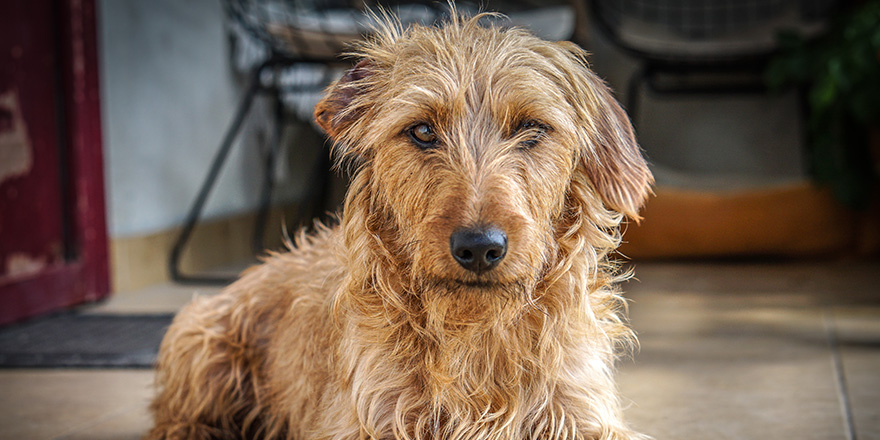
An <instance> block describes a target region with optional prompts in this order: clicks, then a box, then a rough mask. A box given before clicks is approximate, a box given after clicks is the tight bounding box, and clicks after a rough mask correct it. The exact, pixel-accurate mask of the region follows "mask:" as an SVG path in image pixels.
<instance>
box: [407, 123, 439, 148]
mask: <svg viewBox="0 0 880 440" xmlns="http://www.w3.org/2000/svg"><path fill="white" fill-rule="evenodd" d="M407 132H408V133H409V137H410V138H411V139H412V140H413V142H415V144H416V146H418V147H419V148H432V147H434V146H435V145H437V134H436V133H434V127H431V126H430V125H428V124H416V125H413V126H412V127H410V128H409V130H407Z"/></svg>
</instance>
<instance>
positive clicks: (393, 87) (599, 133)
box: [315, 17, 652, 291]
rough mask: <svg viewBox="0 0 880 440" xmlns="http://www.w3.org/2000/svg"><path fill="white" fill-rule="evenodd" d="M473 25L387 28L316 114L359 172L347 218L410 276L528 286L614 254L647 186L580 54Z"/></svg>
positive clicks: (453, 283) (629, 133)
mask: <svg viewBox="0 0 880 440" xmlns="http://www.w3.org/2000/svg"><path fill="white" fill-rule="evenodd" d="M478 21H479V17H475V18H469V19H468V18H453V19H451V20H450V22H449V23H447V24H445V25H443V26H440V27H433V28H432V27H421V26H415V27H410V28H408V29H406V30H401V29H399V28H398V27H396V26H393V25H389V26H387V27H386V28H385V29H384V30H383V31H382V32H379V33H378V35H377V36H376V37H374V38H373V39H372V40H370V41H368V42H367V43H365V44H364V45H363V46H362V47H361V48H360V50H359V55H360V57H361V60H360V62H359V63H358V64H357V65H356V66H355V67H354V68H353V69H352V70H350V71H349V72H348V73H347V74H346V75H345V76H344V77H343V78H342V79H340V80H339V81H337V82H336V83H335V84H333V85H332V86H330V88H329V89H328V90H327V94H326V96H325V97H324V99H323V100H322V101H321V102H320V103H319V104H318V106H317V108H316V110H315V117H316V119H317V122H318V124H319V125H320V126H321V127H322V128H323V129H324V130H325V131H326V132H327V133H328V135H329V136H330V137H331V138H332V139H333V140H334V142H335V146H336V147H335V148H336V156H337V160H339V161H342V162H350V163H353V164H355V169H356V171H355V173H354V179H353V184H352V187H351V189H350V193H349V195H348V198H347V201H346V206H345V208H344V213H343V215H344V217H345V218H344V224H345V225H346V227H347V228H361V227H364V228H366V230H367V232H368V234H360V233H359V234H358V236H361V235H370V236H372V237H373V238H375V239H376V240H378V241H380V242H381V245H382V246H383V248H384V249H383V252H385V253H386V254H393V255H394V258H393V259H394V260H396V261H404V262H405V264H403V266H402V268H401V270H405V271H408V273H409V274H410V277H411V278H412V279H418V280H421V281H422V282H430V283H434V284H435V285H438V286H446V287H449V288H453V289H460V290H471V291H473V290H478V289H482V290H485V289H487V288H493V289H495V290H499V289H497V288H502V289H500V290H503V287H504V286H514V285H516V286H530V287H532V288H533V287H535V286H536V285H538V284H539V283H541V282H542V281H546V278H547V277H549V276H552V275H551V274H552V273H553V272H554V268H558V267H561V266H566V265H568V266H566V267H570V264H571V263H570V262H569V263H566V262H565V260H566V259H569V260H570V259H571V258H574V257H576V256H575V255H574V254H577V255H581V256H586V255H588V254H589V255H592V256H593V259H592V260H593V263H596V262H597V261H598V260H601V258H602V257H603V256H604V254H605V252H607V251H609V250H610V249H613V248H614V247H615V246H616V245H617V233H616V228H617V226H618V223H619V222H620V221H621V220H622V218H623V216H627V217H630V218H632V219H636V220H638V219H639V217H638V212H639V209H640V208H641V206H642V204H643V202H644V201H645V199H646V197H647V196H648V193H649V191H650V185H651V183H652V177H651V173H650V172H649V170H648V168H647V166H646V164H645V160H644V159H643V157H642V155H641V153H640V151H639V147H638V145H637V144H636V140H635V138H634V135H633V130H632V126H631V124H630V122H629V119H628V118H627V116H626V114H625V113H624V111H623V110H622V109H621V107H620V106H619V105H618V104H617V102H616V101H615V100H614V98H613V97H612V95H611V93H610V91H609V89H608V87H606V85H605V84H604V83H603V82H602V81H601V80H600V79H599V78H597V77H596V75H595V74H594V73H592V72H591V71H590V70H589V69H588V68H587V66H586V62H585V54H584V52H583V51H582V50H581V49H580V48H578V47H577V46H575V45H574V44H571V43H553V42H546V41H543V40H540V39H538V38H536V37H534V36H532V35H530V34H528V33H527V32H525V31H522V30H518V29H498V28H487V27H482V26H480V25H479V24H478ZM352 240H353V239H352ZM351 244H353V243H351ZM358 251H363V249H359V250H358ZM597 255H598V256H597Z"/></svg>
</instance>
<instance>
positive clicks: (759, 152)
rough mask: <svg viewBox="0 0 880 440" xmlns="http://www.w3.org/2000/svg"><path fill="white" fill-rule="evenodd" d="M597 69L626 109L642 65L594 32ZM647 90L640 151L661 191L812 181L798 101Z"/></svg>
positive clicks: (640, 116) (642, 104) (792, 97)
mask: <svg viewBox="0 0 880 440" xmlns="http://www.w3.org/2000/svg"><path fill="white" fill-rule="evenodd" d="M590 43H591V47H590V48H589V50H590V51H591V52H592V53H593V55H592V57H591V63H592V66H593V68H594V69H596V71H597V73H599V75H600V76H602V77H603V78H605V79H606V80H607V81H609V83H610V84H611V86H612V87H613V88H614V89H615V93H616V96H617V97H618V98H619V99H620V100H621V102H623V103H625V102H626V98H627V97H626V88H627V84H628V81H629V79H630V77H631V75H632V74H633V72H635V70H636V68H637V66H638V64H637V63H636V61H635V60H634V59H632V58H630V57H628V56H626V55H624V54H623V53H622V52H621V51H620V50H619V49H618V48H616V47H614V46H612V44H611V43H610V42H609V41H608V39H607V38H605V37H604V35H603V34H602V33H601V32H599V31H598V30H597V29H592V32H591V41H590ZM645 89H646V87H643V88H642V99H641V100H640V101H639V102H640V104H639V105H640V109H639V114H638V121H637V131H638V133H637V134H638V137H639V143H640V144H641V146H642V148H643V149H644V150H645V153H646V155H647V156H648V159H649V162H650V163H651V165H652V168H653V170H654V172H655V177H656V178H657V183H658V184H659V185H671V186H684V187H693V188H695V189H722V190H723V189H736V188H741V187H752V186H760V185H765V184H774V183H781V182H789V181H795V180H802V179H804V178H805V177H806V175H807V173H806V167H807V165H806V159H805V154H804V140H803V133H802V132H803V121H801V119H800V117H799V110H798V105H797V99H796V96H795V95H794V94H792V93H789V94H785V95H781V96H762V95H729V94H728V95H693V96H686V95H669V94H667V95H655V94H652V93H651V92H650V91H646V90H645Z"/></svg>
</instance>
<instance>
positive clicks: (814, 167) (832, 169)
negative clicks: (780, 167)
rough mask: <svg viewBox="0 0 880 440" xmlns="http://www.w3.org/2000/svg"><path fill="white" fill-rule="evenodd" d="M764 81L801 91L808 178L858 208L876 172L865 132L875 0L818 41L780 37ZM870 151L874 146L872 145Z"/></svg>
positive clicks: (873, 112)
mask: <svg viewBox="0 0 880 440" xmlns="http://www.w3.org/2000/svg"><path fill="white" fill-rule="evenodd" d="M780 47H781V50H780V53H779V55H778V56H776V57H775V58H774V59H773V60H772V61H771V63H770V65H769V67H768V69H767V72H766V79H767V82H768V84H769V85H770V86H771V87H772V88H774V89H777V90H778V89H781V88H783V87H786V86H796V87H800V88H801V90H803V91H804V96H805V97H806V104H807V105H806V107H807V109H806V110H807V114H808V119H807V127H808V136H807V138H808V151H809V163H810V167H811V173H812V177H813V178H814V179H815V180H816V181H817V182H819V183H820V184H825V185H828V186H830V188H831V189H832V191H833V193H834V195H835V196H836V197H837V198H838V199H839V200H840V201H841V202H843V203H845V204H846V205H848V206H850V207H853V208H857V209H858V208H865V207H867V205H868V204H869V203H870V201H871V198H872V197H873V191H874V188H875V183H876V178H877V175H878V170H877V168H876V167H877V160H876V158H872V152H871V146H870V141H869V138H870V137H871V136H870V135H869V133H871V132H872V131H873V132H874V133H875V136H874V143H875V144H876V142H877V136H876V133H877V129H878V127H880V1H868V2H864V3H862V4H861V5H860V6H859V7H858V8H855V9H853V10H851V11H849V12H847V13H845V14H842V15H841V16H839V17H838V19H837V20H836V21H835V22H833V24H832V25H831V27H830V28H829V31H828V32H827V33H825V34H824V35H822V36H821V37H820V38H818V39H813V40H807V39H804V38H802V37H800V36H799V35H796V34H793V33H784V34H781V35H780ZM874 149H875V151H876V149H877V147H876V145H875V146H874ZM874 154H876V152H875V153H874Z"/></svg>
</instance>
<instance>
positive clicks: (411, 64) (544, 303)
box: [148, 17, 651, 440]
mask: <svg viewBox="0 0 880 440" xmlns="http://www.w3.org/2000/svg"><path fill="white" fill-rule="evenodd" d="M479 19H480V17H475V18H464V17H454V18H452V19H450V21H449V22H448V23H446V24H444V25H442V26H440V27H431V28H429V27H420V26H414V27H410V28H408V29H401V27H400V26H399V25H397V24H395V23H394V22H393V20H388V21H387V23H388V24H387V25H386V26H385V27H384V28H383V29H381V31H380V32H378V33H377V35H376V36H375V37H374V38H373V39H371V40H370V41H368V42H366V43H364V44H363V45H362V46H360V47H359V49H358V53H357V55H358V56H359V57H360V58H361V62H360V63H359V64H358V65H357V66H356V67H355V68H354V69H352V71H350V72H349V73H348V74H347V75H346V76H345V77H343V78H342V79H341V80H339V81H338V82H337V83H335V84H334V85H332V86H331V87H330V88H329V89H328V91H327V95H326V97H325V98H324V100H323V101H322V102H321V103H320V104H319V105H318V107H317V109H316V119H317V121H318V123H319V124H320V125H321V126H322V127H323V128H324V129H325V130H326V131H327V133H328V134H329V135H330V136H331V137H332V138H333V139H334V141H335V145H336V151H335V153H336V157H337V160H338V161H339V163H341V164H344V166H346V167H348V168H350V169H351V172H352V174H353V179H352V182H351V187H350V189H349V191H348V194H347V197H346V200H345V205H344V208H343V212H342V216H341V224H340V226H339V227H336V228H326V227H319V230H318V231H317V233H315V234H312V235H305V234H301V235H299V236H298V237H297V238H296V243H295V246H292V248H291V249H290V251H289V252H287V253H282V254H276V255H272V256H271V257H270V258H268V259H267V260H266V261H265V263H264V264H262V265H261V266H258V267H256V268H253V269H250V270H249V271H248V272H246V273H245V274H244V275H243V276H242V278H241V279H240V280H239V281H237V282H236V283H234V284H233V285H231V286H230V287H229V288H227V289H226V290H225V291H224V292H223V293H222V294H220V295H219V296H216V297H210V298H199V299H197V300H195V301H194V302H193V303H192V304H191V305H189V306H188V307H187V308H185V309H184V310H183V311H182V312H181V313H180V314H179V315H178V317H177V318H176V319H175V321H174V324H173V325H172V327H171V328H170V330H169V331H168V335H167V336H166V338H165V340H164V342H163V344H162V348H161V353H160V359H159V367H158V378H157V381H158V386H159V394H158V396H157V397H156V399H155V401H154V402H153V404H152V411H153V413H154V416H155V427H154V428H153V429H152V431H151V432H150V433H149V434H148V438H151V439H207V438H220V439H226V438H230V439H231V438H291V439H338V440H343V439H367V438H369V439H392V438H393V439H406V440H428V439H437V440H439V439H444V440H459V439H461V440H464V439H486V440H490V439H492V440H495V439H497V440H510V439H563V440H564V439H572V440H574V439H632V438H641V436H639V435H638V434H635V433H633V432H632V431H630V430H629V429H628V428H627V426H626V425H625V423H624V422H623V419H622V416H621V408H620V403H619V399H618V395H617V392H616V387H615V384H614V381H613V365H614V362H615V358H616V356H617V355H618V354H619V353H620V352H621V351H622V350H625V349H626V348H627V347H628V346H629V345H630V344H631V343H633V342H634V338H633V335H632V333H631V331H630V330H629V328H628V327H627V326H626V325H625V323H624V318H623V312H624V309H625V306H624V302H623V300H622V299H621V297H620V296H619V294H618V292H617V291H616V290H615V288H614V287H613V284H614V283H615V282H616V281H619V280H620V279H621V278H622V277H621V276H618V275H616V267H615V266H614V265H613V264H612V263H610V262H609V259H608V256H609V253H610V252H612V251H613V250H614V249H615V248H616V247H617V245H618V244H619V241H620V234H619V229H618V225H619V224H620V223H621V221H622V219H623V217H624V216H629V217H631V218H636V219H637V218H638V217H637V216H638V210H639V208H640V207H641V205H642V203H643V201H644V200H645V198H646V196H647V194H648V192H649V191H650V189H649V188H650V184H651V175H650V172H649V171H648V169H647V167H646V166H645V162H644V160H643V158H642V156H641V153H640V152H639V149H638V146H637V145H636V142H635V139H634V137H633V133H632V127H631V126H630V123H629V120H628V119H627V117H626V115H625V114H624V113H623V111H622V110H621V108H620V107H619V106H618V104H617V103H616V102H615V101H614V99H613V98H612V97H611V95H610V92H609V90H608V89H607V87H606V86H605V85H604V83H602V81H601V80H599V79H598V78H597V77H596V76H595V75H594V74H593V73H591V72H590V71H589V69H588V68H587V67H586V63H585V58H584V57H585V56H584V53H583V52H582V51H581V50H580V49H579V48H577V47H576V46H574V45H573V44H569V43H550V42H545V41H542V40H539V39H537V38H535V37H533V36H531V35H530V34H528V33H526V32H524V31H522V30H517V29H498V28H486V27H481V26H480V25H479V24H478V21H479ZM527 120H537V121H541V122H542V123H543V124H545V126H546V127H547V129H546V130H545V131H544V132H543V133H535V132H534V131H529V130H526V131H521V130H520V131H518V130H517V127H520V126H521V123H522V122H523V121H527ZM413 123H428V124H430V125H431V126H432V127H434V128H435V131H436V133H437V135H438V138H439V143H438V145H437V146H436V147H435V148H431V149H422V148H419V147H417V146H416V145H415V144H414V143H413V141H412V140H411V139H410V138H409V136H408V135H407V128H408V127H410V126H411V125H412V124H413ZM529 136H532V138H534V139H537V142H535V143H534V145H531V146H529V147H528V148H525V147H523V145H524V144H523V142H524V140H525V139H528V138H529ZM475 224H493V225H496V226H498V227H500V228H501V229H503V230H504V231H505V232H506V234H507V236H508V238H509V249H508V251H507V255H506V257H505V258H504V260H503V261H502V262H501V263H500V265H499V266H498V267H497V268H495V269H493V270H491V271H489V272H486V273H482V274H475V273H473V272H469V271H467V270H464V269H463V268H462V267H460V266H459V265H458V264H457V263H456V262H455V260H454V259H453V258H452V256H451V255H450V250H449V246H450V245H449V240H450V238H449V237H450V234H451V233H452V232H453V231H454V230H455V229H457V228H460V227H466V226H469V225H475Z"/></svg>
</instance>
